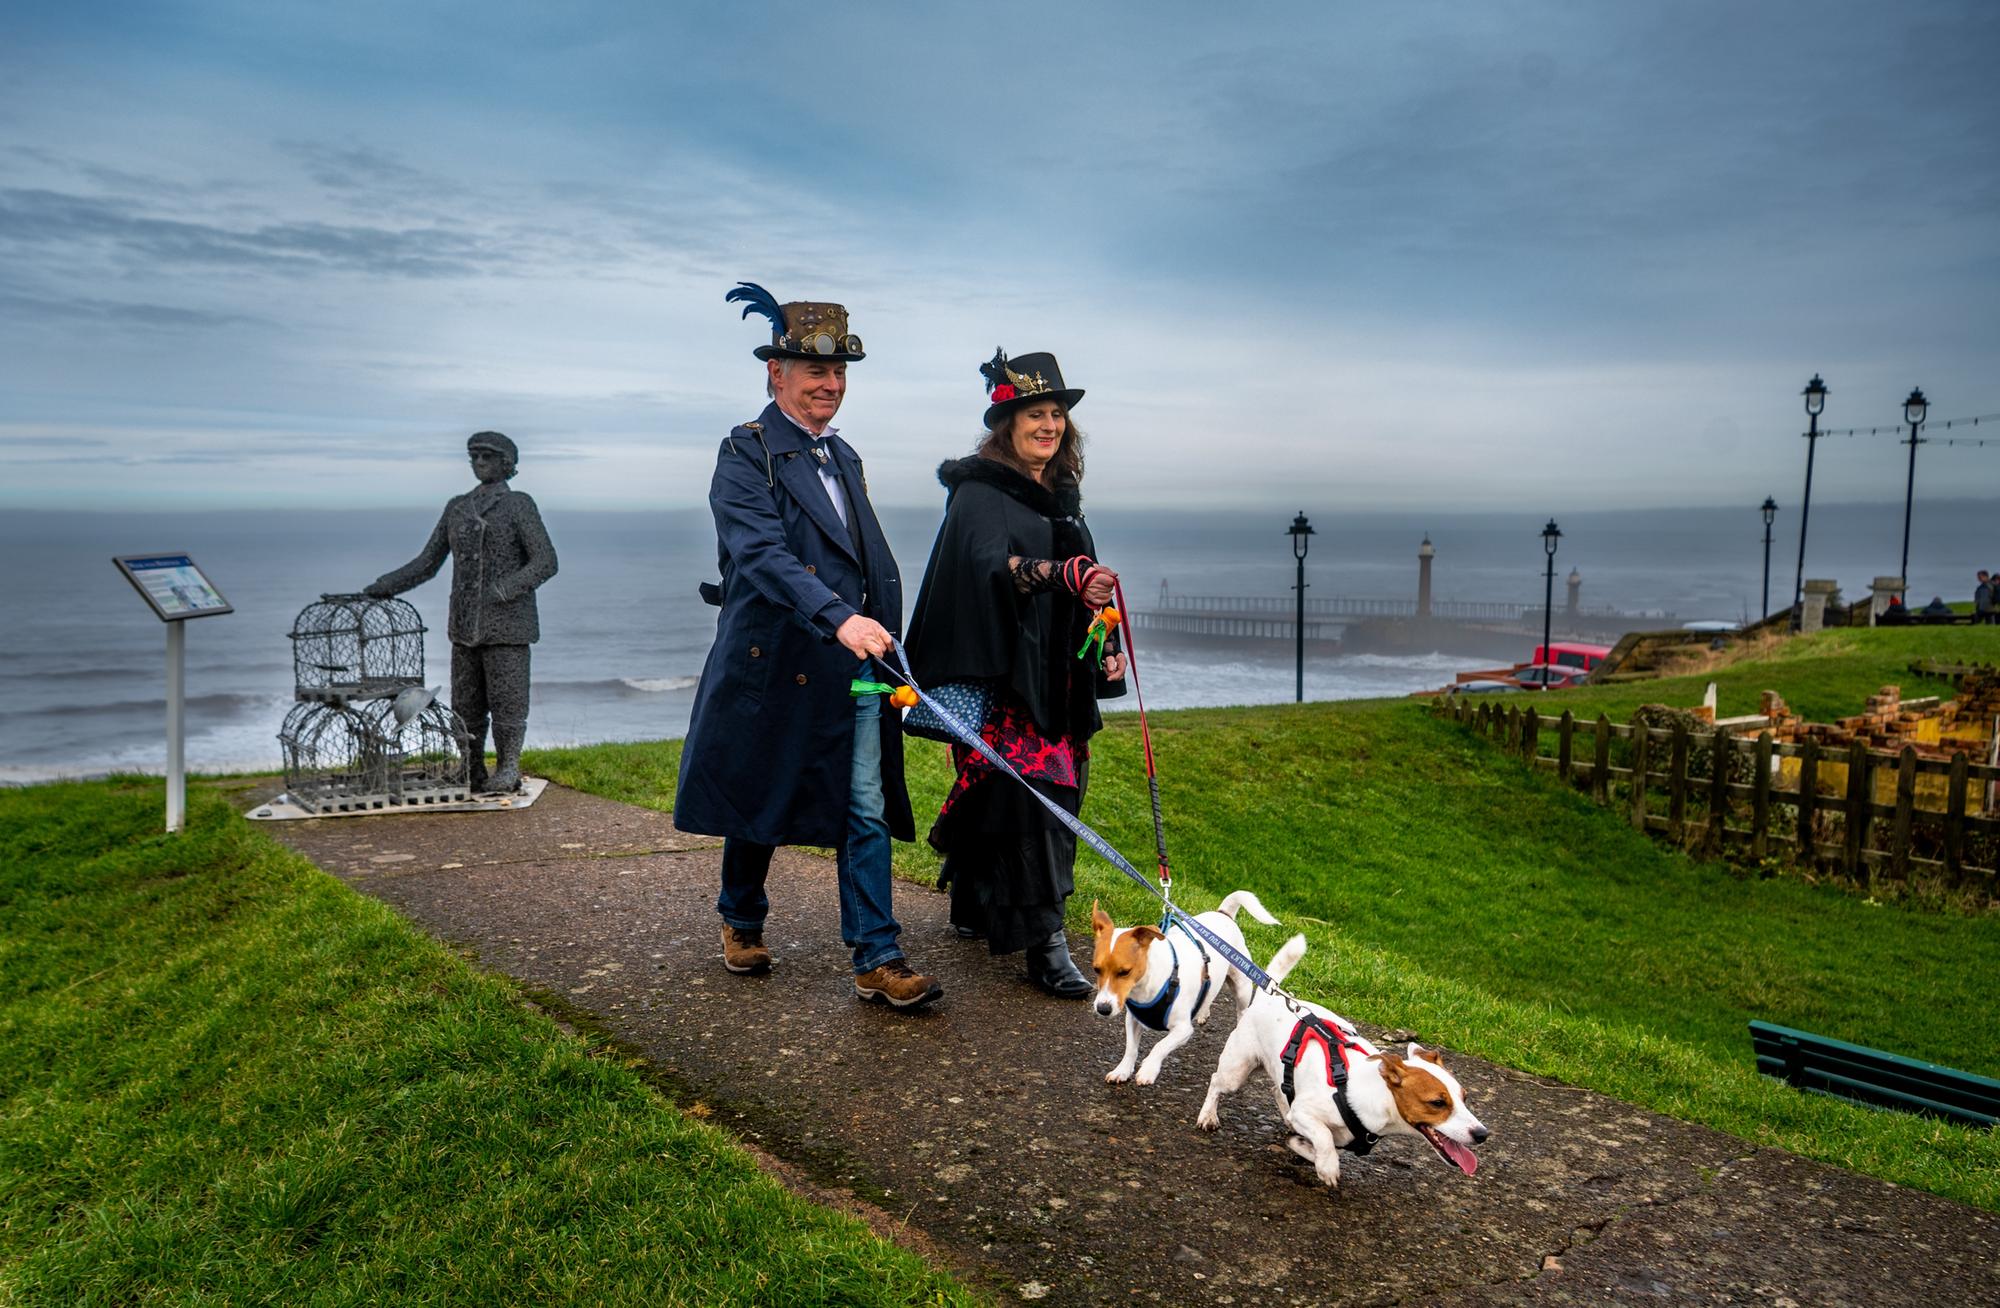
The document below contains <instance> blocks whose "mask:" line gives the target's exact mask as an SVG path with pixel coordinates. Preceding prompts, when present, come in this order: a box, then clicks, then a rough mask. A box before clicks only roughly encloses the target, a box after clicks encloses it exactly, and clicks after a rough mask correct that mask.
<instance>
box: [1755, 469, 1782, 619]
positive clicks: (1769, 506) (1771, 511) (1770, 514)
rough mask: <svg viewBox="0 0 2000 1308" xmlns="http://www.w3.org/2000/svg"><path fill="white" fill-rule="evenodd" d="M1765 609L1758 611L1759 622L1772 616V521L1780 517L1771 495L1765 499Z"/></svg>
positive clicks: (1776, 504)
mask: <svg viewBox="0 0 2000 1308" xmlns="http://www.w3.org/2000/svg"><path fill="white" fill-rule="evenodd" d="M1763 512H1764V607H1763V608H1761V609H1758V610H1757V616H1758V620H1759V621H1762V620H1763V619H1765V618H1768V617H1770V616H1771V520H1772V519H1773V518H1775V517H1777V516H1778V502H1777V501H1776V500H1774V499H1772V498H1771V497H1770V496H1769V495H1766V496H1765V497H1764V504H1763Z"/></svg>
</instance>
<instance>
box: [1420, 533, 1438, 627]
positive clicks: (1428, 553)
mask: <svg viewBox="0 0 2000 1308" xmlns="http://www.w3.org/2000/svg"><path fill="white" fill-rule="evenodd" d="M1436 557H1437V550H1436V549H1435V548H1434V547H1433V546H1432V545H1431V534H1430V533H1429V532H1425V533H1424V543H1423V544H1422V545H1419V546H1418V547H1417V616H1418V617H1419V618H1428V617H1429V616H1430V615H1431V560H1432V559H1433V558H1436Z"/></svg>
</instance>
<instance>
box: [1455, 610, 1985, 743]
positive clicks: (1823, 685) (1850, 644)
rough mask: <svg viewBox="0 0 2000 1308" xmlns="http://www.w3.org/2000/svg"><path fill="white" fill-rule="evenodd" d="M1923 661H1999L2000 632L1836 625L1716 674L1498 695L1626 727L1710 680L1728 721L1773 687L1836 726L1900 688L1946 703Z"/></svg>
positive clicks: (1753, 707) (1695, 699) (1812, 716)
mask: <svg viewBox="0 0 2000 1308" xmlns="http://www.w3.org/2000/svg"><path fill="white" fill-rule="evenodd" d="M1919 659H1937V660H1940V661H1942V662H1945V663H2000V627H1872V628H1869V627H1856V628H1851V629H1849V628H1839V629H1836V630H1831V631H1825V632H1821V633H1819V634H1818V635H1815V636H1810V637H1806V638H1803V639H1797V640H1787V641H1782V642H1780V643H1778V644H1777V645H1775V646H1774V647H1773V648H1772V650H1771V652H1770V654H1769V655H1768V656H1767V657H1763V658H1760V659H1758V660H1756V661H1753V662H1745V663H1739V664H1735V665H1732V666H1729V667H1723V668H1718V669H1716V670H1715V671H1713V672H1704V673H1698V674H1696V675H1693V676H1686V677H1669V678H1663V679H1661V680H1657V681H1628V682H1619V683H1615V684H1612V685H1606V686H1590V685H1586V686H1578V687H1575V688H1574V689H1571V690H1554V691H1549V692H1547V693H1546V694H1543V693H1541V692H1536V693H1533V694H1530V695H1501V696H1497V697H1493V698H1494V702H1495V703H1498V704H1502V705H1505V704H1533V705H1534V707H1535V709H1536V710H1537V711H1538V712H1541V711H1546V712H1549V713H1552V714H1557V715H1560V714H1561V713H1562V711H1563V710H1564V709H1568V710H1569V711H1570V712H1572V713H1574V714H1576V715H1577V716H1578V717H1591V718H1595V717H1596V716H1597V715H1598V714H1599V713H1607V714H1609V715H1610V716H1611V719H1612V720H1613V721H1614V722H1624V721H1627V720H1629V719H1630V717H1631V715H1632V710H1633V709H1635V708H1637V707H1639V706H1640V705H1641V704H1675V705H1679V706H1681V707H1683V708H1687V707H1691V706H1693V705H1696V704H1699V703H1701V697H1702V692H1703V691H1704V690H1705V689H1706V688H1707V686H1708V683H1709V682H1711V681H1713V682H1714V683H1715V690H1716V708H1717V710H1718V711H1719V712H1720V713H1721V714H1722V715H1723V716H1724V717H1734V716H1738V715H1741V714H1747V713H1755V712H1757V711H1758V709H1759V708H1760V696H1761V695H1762V693H1763V692H1764V691H1766V690H1775V691H1777V692H1779V693H1780V694H1782V695H1783V696H1784V697H1785V702H1786V703H1787V704H1789V705H1790V706H1791V707H1792V709H1793V711H1794V712H1797V713H1800V714H1802V715H1804V716H1805V717H1806V718H1807V719H1809V720H1811V721H1814V722H1831V721H1833V720H1834V719H1835V718H1841V717H1847V716H1850V715H1852V714H1855V713H1859V712H1860V711H1861V702H1862V700H1863V699H1865V698H1866V697H1867V696H1869V695H1872V694H1874V693H1875V692H1876V691H1877V690H1879V689H1881V688H1882V687H1883V686H1891V685H1899V686H1901V687H1902V688H1903V694H1904V696H1905V697H1906V698H1909V699H1915V698H1917V697H1919V696H1922V695H1939V694H1942V695H1944V696H1946V697H1947V698H1949V697H1950V695H1951V686H1950V684H1949V683H1947V682H1944V681H1939V680H1937V679H1935V678H1930V677H1920V676H1917V675H1916V674H1914V673H1912V672H1911V671H1910V665H1911V664H1912V663H1914V662H1916V661H1917V660H1919ZM1545 706H1546V708H1545Z"/></svg>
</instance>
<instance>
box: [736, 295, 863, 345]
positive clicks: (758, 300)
mask: <svg viewBox="0 0 2000 1308" xmlns="http://www.w3.org/2000/svg"><path fill="white" fill-rule="evenodd" d="M722 299H723V302H724V303H727V304H735V303H738V302H740V303H741V304H742V305H743V316H744V317H745V318H748V317H749V316H750V315H751V314H753V313H761V314H763V315H764V316H765V317H766V318H769V319H770V320H771V343H770V344H769V345H760V346H758V347H757V348H756V349H754V350H752V351H751V353H752V354H754V355H756V356H757V357H758V358H760V359H818V360H820V361H821V362H824V363H852V362H853V361H854V360H856V359H865V358H867V357H868V356H867V355H865V354H863V353H862V352H861V338H860V337H859V336H856V335H854V334H853V333H852V332H849V331H848V330H847V306H845V305H841V304H818V303H815V302H813V301H810V300H794V301H792V302H791V303H790V304H779V303H778V297H777V296H775V295H773V294H771V293H770V292H769V291H767V290H765V289H764V288H763V287H761V286H759V285H758V284H757V283H755V282H738V283H737V284H736V289H735V290H733V291H731V292H729V293H728V294H727V295H725V296H723V297H722Z"/></svg>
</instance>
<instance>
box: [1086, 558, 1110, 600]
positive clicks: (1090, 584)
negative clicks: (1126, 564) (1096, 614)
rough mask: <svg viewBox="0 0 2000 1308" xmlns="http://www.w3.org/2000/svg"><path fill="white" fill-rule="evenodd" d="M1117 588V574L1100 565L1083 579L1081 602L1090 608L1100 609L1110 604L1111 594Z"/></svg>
mask: <svg viewBox="0 0 2000 1308" xmlns="http://www.w3.org/2000/svg"><path fill="white" fill-rule="evenodd" d="M1117 586H1118V574H1117V573H1115V572H1113V571H1112V570H1111V569H1109V568H1107V567H1105V566H1104V565H1103V564H1101V563H1100V564H1098V565H1097V566H1096V567H1094V568H1092V569H1091V570H1090V573H1089V575H1087V576H1086V577H1084V579H1083V591H1082V598H1083V602H1084V603H1085V604H1088V605H1089V606H1090V607H1091V608H1094V609H1101V608H1103V607H1104V606H1105V605H1106V604H1109V603H1110V602H1111V595H1112V592H1113V591H1115V590H1116V589H1117Z"/></svg>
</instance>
